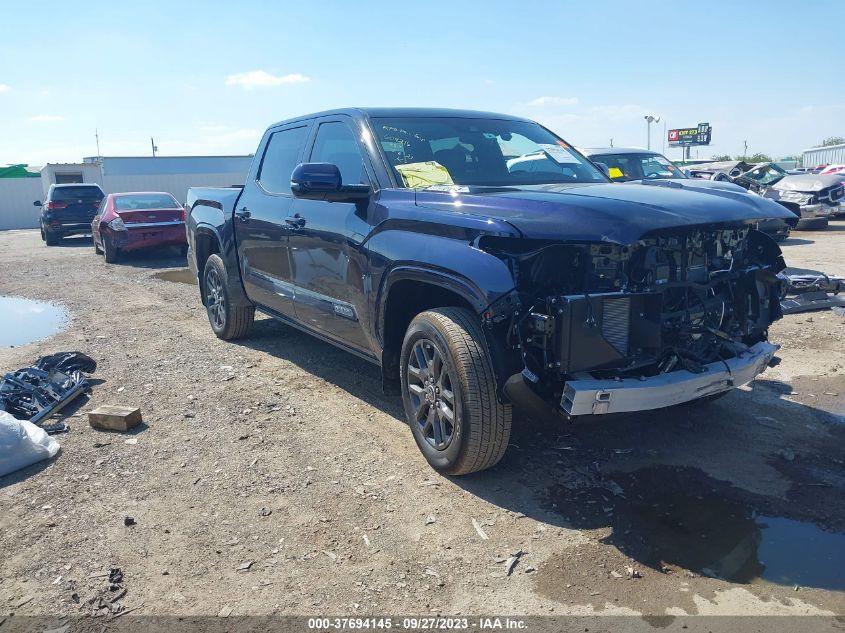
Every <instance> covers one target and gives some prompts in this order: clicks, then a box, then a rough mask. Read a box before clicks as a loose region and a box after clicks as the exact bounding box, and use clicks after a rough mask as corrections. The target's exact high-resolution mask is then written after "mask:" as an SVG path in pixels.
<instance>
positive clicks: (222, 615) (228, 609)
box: [217, 604, 232, 618]
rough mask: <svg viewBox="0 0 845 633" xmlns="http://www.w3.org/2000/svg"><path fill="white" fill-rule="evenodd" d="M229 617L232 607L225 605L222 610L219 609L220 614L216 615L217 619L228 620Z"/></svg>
mask: <svg viewBox="0 0 845 633" xmlns="http://www.w3.org/2000/svg"><path fill="white" fill-rule="evenodd" d="M230 615H232V607H230V606H229V605H228V604H227V605H226V606H224V607H223V608H222V609H220V612H219V613H218V614H217V617H218V618H228V617H229V616H230Z"/></svg>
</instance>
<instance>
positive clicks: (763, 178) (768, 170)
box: [742, 163, 786, 185]
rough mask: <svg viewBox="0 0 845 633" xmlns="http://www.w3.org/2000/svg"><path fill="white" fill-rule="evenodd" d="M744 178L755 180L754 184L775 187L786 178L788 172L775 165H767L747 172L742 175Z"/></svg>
mask: <svg viewBox="0 0 845 633" xmlns="http://www.w3.org/2000/svg"><path fill="white" fill-rule="evenodd" d="M742 176H743V177H744V178H748V179H750V180H753V181H754V182H758V183H760V184H761V185H773V184H775V183H776V182H777V181H779V180H780V179H781V178H783V177H784V176H786V172H785V171H784V170H783V169H781V168H780V167H778V166H777V165H775V164H774V163H767V164H765V165H761V166H759V167H754V168H753V169H749V170H748V171H747V172H745V173H744V174H742Z"/></svg>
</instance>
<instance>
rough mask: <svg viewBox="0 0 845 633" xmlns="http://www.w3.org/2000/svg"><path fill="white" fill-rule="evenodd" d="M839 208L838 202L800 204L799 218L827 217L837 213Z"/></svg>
mask: <svg viewBox="0 0 845 633" xmlns="http://www.w3.org/2000/svg"><path fill="white" fill-rule="evenodd" d="M839 210H840V207H839V205H838V204H835V205H830V204H822V203H819V204H805V205H802V206H801V219H810V218H829V217H830V216H832V215H834V214H836V213H839Z"/></svg>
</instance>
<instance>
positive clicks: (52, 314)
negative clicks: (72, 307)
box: [0, 297, 68, 347]
mask: <svg viewBox="0 0 845 633" xmlns="http://www.w3.org/2000/svg"><path fill="white" fill-rule="evenodd" d="M67 319H68V316H67V312H66V311H65V310H64V308H61V307H59V306H55V305H53V304H52V303H44V302H41V301H31V300H30V299H21V298H20V297H0V347H15V346H17V345H23V344H24V343H31V342H33V341H38V340H41V339H43V338H47V337H48V336H51V335H53V334H55V333H56V332H59V331H60V330H62V329H64V327H65V325H66V324H67Z"/></svg>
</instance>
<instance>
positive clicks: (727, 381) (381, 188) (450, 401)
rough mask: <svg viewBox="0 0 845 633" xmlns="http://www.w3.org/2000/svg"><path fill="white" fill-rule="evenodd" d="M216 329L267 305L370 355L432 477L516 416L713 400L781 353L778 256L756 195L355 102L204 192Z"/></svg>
mask: <svg viewBox="0 0 845 633" xmlns="http://www.w3.org/2000/svg"><path fill="white" fill-rule="evenodd" d="M187 211H188V219H187V230H188V241H189V247H190V248H189V262H190V266H191V267H192V270H193V271H194V272H195V274H196V275H197V279H198V281H199V288H200V295H201V298H202V302H203V304H204V306H205V307H206V310H207V312H208V318H209V322H210V324H211V327H212V329H213V330H214V332H215V334H216V335H217V336H218V337H220V338H222V339H227V340H228V339H235V338H238V337H245V336H247V335H248V334H249V330H250V326H251V324H252V322H253V319H254V315H255V311H256V310H260V311H261V312H263V313H265V314H267V315H270V316H272V317H274V318H276V319H279V320H280V321H283V322H284V323H287V324H289V325H291V326H293V327H296V328H299V329H301V330H304V331H305V332H308V333H309V334H312V335H314V336H317V337H319V338H322V339H324V340H326V341H329V342H330V343H332V344H334V345H337V346H338V347H341V348H343V349H345V350H348V351H349V352H351V353H353V354H357V355H359V356H362V357H363V358H365V359H367V360H369V361H372V362H373V363H375V364H376V365H377V366H379V367H380V368H381V374H382V381H383V386H384V388H385V390H386V391H387V392H389V393H396V394H401V396H402V398H403V402H404V407H405V412H406V414H407V418H408V422H409V425H410V428H411V430H412V432H413V436H414V438H415V440H416V442H417V444H418V446H419V448H420V450H421V451H422V453H423V455H424V456H425V458H426V459H427V460H428V462H429V463H430V464H431V465H432V467H434V468H435V469H436V470H438V471H440V472H443V473H447V474H456V475H457V474H465V473H470V472H473V471H478V470H482V469H484V468H488V467H490V466H492V465H494V464H495V463H496V462H497V461H499V459H500V458H501V457H502V455H503V454H504V452H505V450H506V448H507V445H508V438H509V435H510V430H511V419H512V408H513V407H514V406H516V407H518V408H521V409H523V410H524V411H526V412H527V413H528V415H532V416H556V417H559V418H560V419H561V421H565V420H566V419H575V418H578V417H579V416H586V415H589V416H596V415H602V414H609V413H624V412H630V411H639V410H646V409H655V408H660V407H665V406H671V405H676V404H681V403H685V402H690V401H696V400H697V401H706V400H709V399H712V398H715V397H718V396H720V395H723V394H724V393H726V392H728V391H729V390H730V389H731V388H732V387H735V386H738V385H741V384H745V383H747V382H749V381H750V380H752V379H753V378H754V377H755V376H756V375H758V374H759V373H760V372H762V371H763V370H764V369H765V368H766V367H767V365H768V364H769V363H770V362H771V361H772V359H773V355H774V354H775V352H776V351H777V349H778V347H777V346H776V345H773V344H771V343H769V342H768V340H767V332H768V328H769V325H770V324H771V323H772V322H773V321H774V320H776V319H778V318H780V316H781V313H780V306H779V297H780V293H781V287H782V283H781V278H780V277H779V275H778V273H779V272H780V271H781V270H782V268H783V267H784V263H783V259H782V257H781V252H780V249H779V248H778V246H777V245H776V244H775V242H774V241H773V240H772V239H771V238H770V237H768V236H767V235H765V234H763V233H761V232H760V231H757V230H756V229H755V228H754V227H755V225H756V224H757V223H759V222H760V221H762V220H767V219H777V218H781V219H787V218H789V217H791V214H790V212H789V211H788V210H786V209H785V208H784V207H782V206H780V205H778V204H777V203H775V202H772V201H771V200H766V199H764V198H759V197H756V196H749V195H747V194H744V193H736V192H731V191H722V190H713V191H709V192H702V191H690V190H685V189H681V188H674V187H655V186H647V185H630V186H621V185H615V184H612V183H611V182H610V180H609V179H608V178H607V176H606V175H605V174H604V173H603V172H602V171H601V170H600V169H598V168H597V167H596V166H595V165H594V164H593V163H591V162H590V161H589V160H588V159H586V158H585V157H584V156H582V155H581V154H580V153H579V152H578V151H576V150H575V149H574V148H573V147H572V146H571V145H570V144H569V143H567V142H566V141H564V140H563V139H561V138H559V137H558V136H556V135H555V134H553V133H552V132H550V131H549V130H547V129H546V128H544V127H542V126H541V125H539V124H537V123H534V122H532V121H529V120H525V119H521V118H517V117H512V116H506V115H499V114H489V113H482V112H470V111H456V110H434V109H394V108H391V109H387V108H372V109H344V110H335V111H330V112H323V113H318V114H311V115H307V116H302V117H297V118H294V119H290V120H287V121H283V122H281V123H278V124H276V125H273V126H271V127H270V128H269V129H268V130H267V131H266V133H265V134H264V137H263V138H262V140H261V143H260V145H259V147H258V150H257V151H256V153H255V159H254V161H253V164H252V167H251V169H250V171H249V174H248V176H247V179H246V183H245V184H244V186H243V187H233V188H222V189H218V188H214V189H212V188H192V189H191V190H190V191H189V193H188V203H187Z"/></svg>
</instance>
